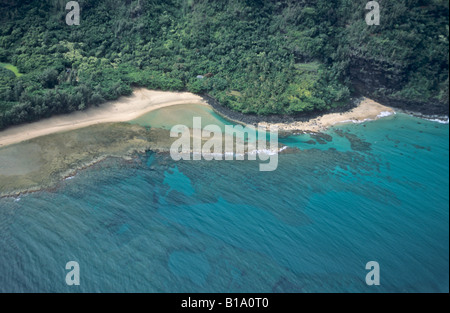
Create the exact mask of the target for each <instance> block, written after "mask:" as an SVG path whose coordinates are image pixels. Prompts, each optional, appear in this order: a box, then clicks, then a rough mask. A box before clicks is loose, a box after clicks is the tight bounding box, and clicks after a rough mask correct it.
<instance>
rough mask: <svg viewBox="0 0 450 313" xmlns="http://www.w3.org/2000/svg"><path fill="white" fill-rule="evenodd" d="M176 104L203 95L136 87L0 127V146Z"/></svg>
mask: <svg viewBox="0 0 450 313" xmlns="http://www.w3.org/2000/svg"><path fill="white" fill-rule="evenodd" d="M179 104H204V105H207V103H206V102H205V101H204V100H203V98H202V97H200V96H197V95H194V94H192V93H188V92H164V91H153V90H148V89H143V88H139V89H135V90H134V92H133V94H132V95H131V96H129V97H121V98H120V99H118V100H116V101H111V102H107V103H104V104H102V105H100V106H99V107H92V108H89V109H87V110H86V111H81V112H73V113H70V114H66V115H60V116H54V117H50V118H47V119H44V120H40V121H38V122H34V123H30V124H23V125H18V126H13V127H10V128H8V129H6V130H4V131H0V147H4V146H7V145H11V144H15V143H19V142H22V141H26V140H29V139H33V138H37V137H41V136H45V135H50V134H54V133H58V132H63V131H69V130H75V129H79V128H84V127H88V126H92V125H95V124H103V123H112V122H127V121H131V120H133V119H136V118H138V117H140V116H142V115H144V114H146V113H148V112H151V111H153V110H157V109H160V108H163V107H168V106H172V105H179Z"/></svg>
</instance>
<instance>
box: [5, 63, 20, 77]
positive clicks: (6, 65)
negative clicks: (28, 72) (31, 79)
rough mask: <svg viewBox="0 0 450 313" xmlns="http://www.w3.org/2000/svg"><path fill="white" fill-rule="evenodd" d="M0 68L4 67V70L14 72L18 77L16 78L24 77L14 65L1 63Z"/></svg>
mask: <svg viewBox="0 0 450 313" xmlns="http://www.w3.org/2000/svg"><path fill="white" fill-rule="evenodd" d="M0 66H1V67H3V68H6V69H7V70H10V71H11V72H13V73H14V74H15V75H16V77H20V76H22V75H23V74H22V73H19V69H18V68H17V67H15V66H14V65H12V64H8V63H0Z"/></svg>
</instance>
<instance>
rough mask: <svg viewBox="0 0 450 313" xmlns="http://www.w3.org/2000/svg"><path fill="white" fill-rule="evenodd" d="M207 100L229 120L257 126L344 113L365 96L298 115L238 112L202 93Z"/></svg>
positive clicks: (301, 120)
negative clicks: (335, 106) (336, 106)
mask: <svg viewBox="0 0 450 313" xmlns="http://www.w3.org/2000/svg"><path fill="white" fill-rule="evenodd" d="M202 97H203V99H204V101H205V102H207V103H208V104H209V105H210V106H211V107H212V108H213V109H214V111H215V112H216V113H218V114H219V115H221V116H223V117H224V118H226V119H227V120H230V121H233V122H236V123H239V124H245V125H253V126H257V124H258V123H271V124H276V123H285V124H289V123H295V122H308V121H310V120H312V119H315V118H317V117H320V116H322V115H324V114H328V113H344V112H347V111H349V110H351V109H353V108H356V107H357V106H358V104H359V103H360V102H361V101H362V100H363V97H356V98H352V99H351V100H350V101H349V103H348V104H347V105H345V106H342V107H339V108H336V109H332V110H329V111H326V112H325V111H313V112H308V113H304V114H297V115H276V114H272V115H257V114H244V113H241V112H236V111H233V110H231V109H230V108H227V107H226V106H224V105H222V104H220V103H219V102H218V101H217V100H216V99H215V98H214V97H212V96H211V95H209V94H203V95H202Z"/></svg>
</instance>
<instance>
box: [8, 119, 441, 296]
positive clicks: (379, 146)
mask: <svg viewBox="0 0 450 313" xmlns="http://www.w3.org/2000/svg"><path fill="white" fill-rule="evenodd" d="M327 135H328V136H323V137H320V138H318V137H311V136H309V135H302V136H297V137H290V138H285V139H283V140H282V141H283V142H284V143H285V144H288V145H290V146H294V147H298V148H299V149H300V151H299V152H298V153H294V154H284V155H280V158H279V167H278V169H277V171H275V172H259V171H258V167H259V163H258V162H250V161H234V162H230V161H222V162H217V161H212V162H207V161H192V162H184V161H183V162H177V163H174V162H172V161H171V160H170V158H169V157H168V156H164V155H156V154H153V153H148V154H147V155H141V156H139V157H138V158H137V159H136V160H135V161H132V162H125V161H122V160H116V159H110V160H108V161H105V162H103V163H101V164H99V165H96V166H94V167H92V168H89V169H87V170H84V171H82V172H80V173H79V174H78V175H77V176H75V177H74V178H73V179H71V180H67V181H64V182H61V184H60V185H59V186H58V188H57V189H56V190H52V191H42V192H38V193H34V194H29V195H25V196H22V197H21V198H20V199H14V198H5V199H0V291H1V292H448V291H449V192H448V186H449V126H448V125H443V124H439V123H435V122H429V121H425V120H421V119H417V118H413V117H409V116H406V115H402V114H398V115H395V116H392V117H388V118H385V119H382V120H378V121H375V122H368V123H364V124H358V125H344V126H340V127H336V128H334V129H331V130H329V131H328V133H327ZM69 261H77V262H78V263H79V264H80V275H81V276H80V277H81V278H80V279H81V281H80V282H81V284H80V286H67V285H66V283H65V276H66V273H67V272H68V271H66V270H65V265H66V263H67V262H69ZM369 261H377V262H378V263H379V264H380V282H381V285H380V286H367V285H366V283H365V276H366V274H367V272H368V271H367V270H366V269H365V265H366V263H367V262H369Z"/></svg>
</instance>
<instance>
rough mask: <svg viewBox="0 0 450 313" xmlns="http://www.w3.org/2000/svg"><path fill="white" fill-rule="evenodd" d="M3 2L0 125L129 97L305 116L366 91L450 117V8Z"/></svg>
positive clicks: (430, 0)
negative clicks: (73, 8) (156, 93)
mask: <svg viewBox="0 0 450 313" xmlns="http://www.w3.org/2000/svg"><path fill="white" fill-rule="evenodd" d="M67 2H68V1H65V0H47V1H42V0H39V1H38V0H20V1H15V0H0V8H1V14H0V24H1V27H0V129H2V128H6V127H8V126H10V125H15V124H20V123H24V122H32V121H35V120H38V119H41V118H44V117H49V116H52V115H55V114H62V113H69V112H73V111H76V110H84V109H86V108H88V107H89V106H95V105H100V104H101V103H103V102H105V101H110V100H114V99H117V98H118V97H120V96H123V95H130V94H131V93H132V89H133V88H134V87H146V88H149V89H158V90H170V91H190V92H193V93H196V94H209V95H211V96H212V97H214V98H215V99H217V100H218V101H219V102H220V103H221V104H222V105H224V106H226V107H228V108H230V109H232V110H235V111H238V112H242V113H252V114H258V115H269V114H282V115H301V114H308V113H310V112H325V111H328V110H332V109H336V108H339V107H341V106H345V105H346V104H347V103H348V101H349V99H350V97H352V96H355V95H364V96H367V97H371V98H373V99H375V100H378V101H380V102H382V103H383V104H386V105H392V106H396V107H401V108H405V109H411V110H416V111H420V112H422V113H430V114H448V107H449V102H448V101H449V100H448V99H449V92H448V85H449V78H448V77H449V2H448V0H395V1H388V0H379V1H378V2H379V4H380V16H381V20H380V25H378V26H377V25H372V26H369V25H367V23H366V20H365V16H366V14H367V13H368V11H367V10H366V9H365V7H366V4H367V2H368V1H366V0H335V1H329V0H315V1H313V0H165V1H154V0H98V1H97V0H80V1H78V2H79V4H80V7H81V15H80V16H81V20H80V25H72V26H69V25H67V24H66V15H67V13H68V12H69V11H67V10H66V3H67Z"/></svg>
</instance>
